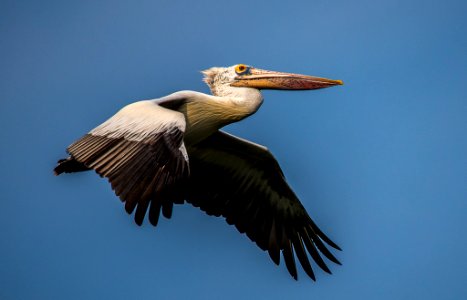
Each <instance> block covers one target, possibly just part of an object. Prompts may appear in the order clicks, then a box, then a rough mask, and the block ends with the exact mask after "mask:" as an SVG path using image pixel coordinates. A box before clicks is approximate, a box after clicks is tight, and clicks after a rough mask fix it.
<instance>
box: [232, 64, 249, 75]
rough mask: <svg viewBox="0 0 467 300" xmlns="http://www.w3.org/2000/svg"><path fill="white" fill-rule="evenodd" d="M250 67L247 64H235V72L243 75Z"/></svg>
mask: <svg viewBox="0 0 467 300" xmlns="http://www.w3.org/2000/svg"><path fill="white" fill-rule="evenodd" d="M249 69H250V68H249V67H248V66H246V65H243V64H240V65H236V66H235V73H237V74H238V75H242V74H245V73H247V72H248V70H249Z"/></svg>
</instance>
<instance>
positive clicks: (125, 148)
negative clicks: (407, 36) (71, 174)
mask: <svg viewBox="0 0 467 300" xmlns="http://www.w3.org/2000/svg"><path fill="white" fill-rule="evenodd" d="M174 100H175V98H174ZM177 101H181V99H177ZM184 130H185V118H184V116H183V114H182V113H179V112H177V111H172V110H170V109H167V108H164V107H161V106H159V105H158V103H157V101H139V102H136V103H133V104H130V105H128V106H126V107H124V108H123V109H121V110H120V111H119V112H118V113H117V114H115V115H114V116H113V117H112V118H110V119H109V120H107V121H106V122H104V123H103V124H101V125H100V126H98V127H96V128H95V129H93V130H91V131H90V132H89V133H88V134H86V135H85V136H83V137H82V138H81V139H79V140H78V141H76V142H74V143H73V144H71V145H70V146H69V147H68V149H67V151H68V153H69V154H70V158H68V159H67V160H66V161H67V163H68V164H69V165H71V163H70V161H76V164H75V165H76V166H81V165H82V166H83V167H81V168H82V169H94V170H95V171H96V172H97V173H98V174H99V175H101V176H102V177H106V178H107V179H108V180H109V182H110V184H111V186H112V189H113V190H114V191H115V193H116V195H117V196H119V197H120V199H121V200H122V201H123V202H125V210H126V211H127V212H128V213H132V212H133V211H134V210H135V209H136V212H135V216H134V217H135V222H136V223H137V224H138V225H141V224H142V223H143V220H144V217H145V215H146V212H147V210H148V207H149V205H150V203H151V202H152V203H153V204H151V207H150V208H149V210H150V212H149V217H150V222H151V223H152V224H154V225H155V224H157V221H158V218H159V214H160V211H161V208H162V214H163V215H164V216H165V217H166V218H170V217H171V216H172V209H173V202H174V201H176V202H177V203H183V198H184V196H185V195H184V193H183V190H184V188H185V187H184V185H185V184H186V182H187V178H188V176H189V166H188V159H187V157H186V155H185V153H184V151H185V150H184V149H185V148H184V147H185V146H184V144H183V137H184ZM56 170H58V171H60V170H61V169H60V168H59V167H57V169H56ZM77 170H78V168H77ZM56 173H57V174H59V173H60V172H56Z"/></svg>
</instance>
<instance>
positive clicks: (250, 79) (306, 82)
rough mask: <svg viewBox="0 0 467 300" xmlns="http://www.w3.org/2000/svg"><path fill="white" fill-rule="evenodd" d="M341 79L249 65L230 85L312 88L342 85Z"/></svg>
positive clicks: (274, 88) (264, 87)
mask: <svg viewBox="0 0 467 300" xmlns="http://www.w3.org/2000/svg"><path fill="white" fill-rule="evenodd" d="M343 84H344V82H343V81H342V80H333V79H327V78H320V77H314V76H308V75H300V74H292V73H282V72H275V71H267V70H261V69H255V68H252V67H250V68H249V70H248V72H246V74H244V75H239V76H237V77H236V78H235V81H234V82H233V83H231V84H230V85H231V86H237V87H251V88H256V89H273V90H314V89H322V88H327V87H331V86H335V85H343Z"/></svg>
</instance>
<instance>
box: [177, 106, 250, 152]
mask: <svg viewBox="0 0 467 300" xmlns="http://www.w3.org/2000/svg"><path fill="white" fill-rule="evenodd" d="M179 111H180V112H182V113H183V114H184V115H185V120H186V130H185V143H186V144H188V145H190V144H196V143H198V142H200V141H202V140H204V139H205V138H207V137H208V136H210V135H211V134H213V133H214V132H216V131H217V130H218V129H220V128H222V127H223V126H225V125H228V124H230V123H234V122H237V121H240V120H242V119H244V118H245V117H247V116H249V115H250V114H251V112H249V111H248V110H247V109H245V108H243V107H241V106H239V105H235V104H233V103H230V102H227V101H226V102H221V101H218V102H188V103H186V104H184V105H183V106H182V107H181V108H180V110H179Z"/></svg>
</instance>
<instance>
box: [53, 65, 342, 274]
mask: <svg viewBox="0 0 467 300" xmlns="http://www.w3.org/2000/svg"><path fill="white" fill-rule="evenodd" d="M204 74H205V79H204V80H205V82H206V83H207V84H208V85H209V86H210V88H211V92H212V93H213V95H207V94H203V93H199V92H194V91H180V92H176V93H173V94H171V95H168V96H165V97H162V98H159V99H154V100H145V101H138V102H135V103H132V104H129V105H127V106H125V107H124V108H122V109H121V110H120V111H119V112H117V113H116V114H115V115H114V116H112V117H111V118H110V119H108V120H107V121H105V122H104V123H102V124H101V125H99V126H98V127H96V128H94V129H93V130H91V131H90V132H89V133H88V134H86V135H85V136H83V137H82V138H81V139H79V140H78V141H76V142H74V143H73V144H72V145H70V146H69V147H68V149H67V150H68V152H69V153H70V156H69V157H68V158H66V159H63V160H60V161H59V163H58V165H57V167H56V168H55V170H54V171H55V173H56V174H57V175H58V174H61V173H68V172H70V173H71V172H78V171H84V170H90V169H94V170H95V171H96V172H97V173H98V174H99V175H101V176H103V177H106V178H108V180H109V182H110V183H111V185H112V188H113V189H114V190H115V193H116V194H117V195H118V196H119V197H120V199H121V200H122V201H123V202H125V209H126V210H127V212H128V213H132V212H133V211H134V210H135V209H136V212H135V221H136V223H137V224H139V225H141V224H142V222H143V220H144V217H145V215H146V212H148V217H149V221H150V223H152V224H153V225H157V223H158V220H159V214H160V212H161V211H162V214H163V215H164V216H165V217H167V218H170V217H171V215H172V209H173V204H174V203H177V204H182V203H183V202H184V201H185V200H186V201H187V202H189V203H191V204H193V205H194V206H197V207H200V208H201V209H202V210H204V211H206V212H207V213H208V214H210V215H216V216H224V217H225V218H226V220H227V222H228V223H229V224H233V225H235V226H236V227H237V229H238V230H239V231H240V232H242V233H243V232H245V233H246V234H247V235H248V237H249V238H250V239H251V240H252V241H255V242H256V243H257V244H258V246H259V247H260V248H261V249H263V250H267V251H268V252H269V254H270V256H271V258H272V260H273V261H274V262H275V263H276V264H279V261H280V252H281V251H282V253H283V256H284V260H285V263H286V266H287V269H288V270H289V272H290V274H291V275H292V276H293V277H294V278H295V279H296V278H297V271H296V267H295V261H294V253H295V254H296V255H297V257H298V259H299V261H300V263H301V264H302V266H303V268H304V270H305V271H306V273H307V274H308V275H309V276H310V277H311V278H312V279H314V278H315V277H314V274H313V271H312V268H311V265H310V263H309V260H308V257H307V256H308V255H307V252H308V253H309V255H310V256H311V257H312V258H313V260H314V261H315V262H316V263H317V264H318V265H319V266H320V267H321V268H322V269H323V270H325V271H326V272H329V273H330V271H329V269H328V267H327V266H326V264H325V263H324V261H323V260H322V258H321V256H320V255H319V253H318V250H319V252H321V254H323V255H324V256H325V257H327V258H328V259H330V260H331V261H333V262H335V263H338V264H339V261H338V260H337V259H336V258H335V257H334V256H333V255H332V254H331V252H329V251H328V249H327V248H326V247H325V246H324V244H323V241H324V242H325V243H327V244H328V245H330V246H332V247H334V248H336V249H339V247H338V246H337V245H336V244H334V243H333V242H332V241H331V240H330V239H329V238H328V237H327V236H326V235H324V233H322V232H321V230H320V229H319V228H318V227H317V226H316V225H315V223H314V222H313V221H312V220H311V218H310V217H309V216H308V214H307V212H306V210H305V209H304V207H303V206H302V204H301V203H300V201H299V200H298V198H297V197H296V196H295V194H294V193H293V191H292V190H291V189H290V187H289V186H288V184H287V183H286V181H285V178H284V176H283V173H282V171H281V169H280V167H279V165H278V163H277V161H276V160H275V159H274V157H273V156H272V155H271V153H270V152H269V151H268V150H267V148H265V147H263V146H260V145H257V144H254V143H251V142H248V141H245V140H242V139H239V138H237V137H234V136H231V135H229V134H227V133H224V132H222V131H219V129H220V128H222V127H223V126H225V125H227V124H230V123H233V122H237V121H240V120H242V119H244V118H246V117H248V116H250V115H251V114H253V113H255V112H256V111H257V110H258V108H259V107H260V106H261V104H262V103H263V97H262V95H261V93H260V91H259V89H261V88H270V89H315V88H323V87H328V86H333V85H338V84H342V82H341V81H336V80H329V79H324V78H318V77H311V76H304V75H296V74H288V73H278V72H270V71H264V70H259V69H254V68H252V67H249V66H245V65H236V66H233V67H229V68H212V69H209V70H207V71H205V72H204ZM305 249H306V250H305Z"/></svg>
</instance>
